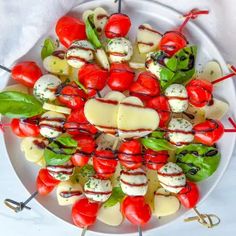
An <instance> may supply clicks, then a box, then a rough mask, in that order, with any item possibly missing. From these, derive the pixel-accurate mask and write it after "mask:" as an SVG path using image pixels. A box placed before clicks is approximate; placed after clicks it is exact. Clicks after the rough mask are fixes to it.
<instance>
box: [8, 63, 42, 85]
mask: <svg viewBox="0 0 236 236" xmlns="http://www.w3.org/2000/svg"><path fill="white" fill-rule="evenodd" d="M11 75H12V78H13V79H14V80H16V81H17V82H18V83H20V84H23V85H25V86H26V87H30V88H33V87H34V84H35V82H36V81H37V80H38V79H39V78H40V77H41V76H42V75H43V74H42V71H41V69H40V68H39V66H38V65H37V64H36V63H35V62H33V61H22V62H20V63H18V64H16V65H15V66H14V67H13V68H12V70H11Z"/></svg>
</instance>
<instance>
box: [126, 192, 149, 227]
mask: <svg viewBox="0 0 236 236" xmlns="http://www.w3.org/2000/svg"><path fill="white" fill-rule="evenodd" d="M121 212H123V214H124V215H125V217H126V218H127V220H129V221H130V222H131V223H132V224H134V225H140V226H143V225H145V224H146V223H147V222H148V221H149V220H150V219H151V216H152V212H151V208H150V206H149V205H148V204H147V203H145V198H144V197H143V196H135V197H131V196H128V197H126V198H125V199H124V201H123V202H122V205H121Z"/></svg>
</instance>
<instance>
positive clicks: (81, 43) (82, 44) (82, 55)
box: [66, 40, 94, 68]
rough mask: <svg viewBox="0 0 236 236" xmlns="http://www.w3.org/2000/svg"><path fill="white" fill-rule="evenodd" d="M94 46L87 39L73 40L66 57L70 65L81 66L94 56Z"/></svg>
mask: <svg viewBox="0 0 236 236" xmlns="http://www.w3.org/2000/svg"><path fill="white" fill-rule="evenodd" d="M93 52H94V48H93V46H92V44H91V43H90V42H89V41H87V40H78V41H75V42H73V43H72V44H71V45H70V47H69V48H68V50H67V53H66V59H67V62H68V64H69V65H70V66H72V67H75V68H81V67H82V66H83V65H85V64H86V63H88V62H91V61H92V60H93V58H94V55H93Z"/></svg>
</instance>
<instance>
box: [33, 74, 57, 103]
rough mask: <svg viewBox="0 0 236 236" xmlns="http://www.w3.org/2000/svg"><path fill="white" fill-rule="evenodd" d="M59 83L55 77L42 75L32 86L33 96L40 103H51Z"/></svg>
mask: <svg viewBox="0 0 236 236" xmlns="http://www.w3.org/2000/svg"><path fill="white" fill-rule="evenodd" d="M61 83H62V82H61V80H60V79H59V78H58V77H57V76H55V75H50V74H47V75H43V76H41V77H40V78H39V79H38V80H37V81H36V83H35V84H34V90H33V93H34V96H35V97H36V98H37V99H39V100H42V101H48V100H49V101H53V100H55V99H56V89H57V87H58V86H59V85H60V84H61Z"/></svg>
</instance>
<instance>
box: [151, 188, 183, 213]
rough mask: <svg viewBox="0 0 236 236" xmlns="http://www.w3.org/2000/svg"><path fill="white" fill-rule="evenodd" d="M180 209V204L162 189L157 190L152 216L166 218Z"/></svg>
mask: <svg viewBox="0 0 236 236" xmlns="http://www.w3.org/2000/svg"><path fill="white" fill-rule="evenodd" d="M179 208H180V202H179V200H178V198H177V197H176V196H173V195H171V194H170V192H168V191H167V190H165V189H164V188H159V189H157V191H156V192H155V196H154V215H155V216H156V217H162V216H168V215H172V214H174V213H176V212H177V211H178V210H179Z"/></svg>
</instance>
